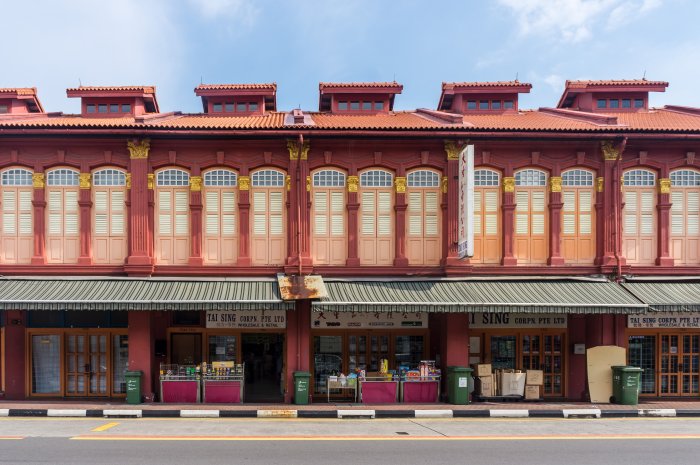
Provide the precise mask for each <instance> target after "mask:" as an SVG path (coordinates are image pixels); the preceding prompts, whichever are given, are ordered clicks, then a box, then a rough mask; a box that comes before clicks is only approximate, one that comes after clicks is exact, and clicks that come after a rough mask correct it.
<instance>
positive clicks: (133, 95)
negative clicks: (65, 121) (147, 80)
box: [67, 86, 160, 118]
mask: <svg viewBox="0 0 700 465" xmlns="http://www.w3.org/2000/svg"><path fill="white" fill-rule="evenodd" d="M67 94H68V97H79V98H80V99H81V103H82V114H83V116H92V117H100V118H101V117H105V116H107V117H124V116H131V115H134V116H141V115H145V114H149V113H159V112H160V110H159V109H158V101H157V100H156V89H155V87H153V86H113V87H110V86H107V87H102V86H100V87H96V86H80V87H77V88H74V89H68V90H67Z"/></svg>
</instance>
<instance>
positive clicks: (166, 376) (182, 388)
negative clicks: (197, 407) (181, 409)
mask: <svg viewBox="0 0 700 465" xmlns="http://www.w3.org/2000/svg"><path fill="white" fill-rule="evenodd" d="M199 383H200V374H199V372H198V371H197V367H196V366H195V365H176V364H161V366H160V401H161V402H164V403H191V404H193V403H197V402H199V401H200V385H199Z"/></svg>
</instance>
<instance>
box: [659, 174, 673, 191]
mask: <svg viewBox="0 0 700 465" xmlns="http://www.w3.org/2000/svg"><path fill="white" fill-rule="evenodd" d="M670 193H671V180H670V179H668V178H660V179H659V194H670Z"/></svg>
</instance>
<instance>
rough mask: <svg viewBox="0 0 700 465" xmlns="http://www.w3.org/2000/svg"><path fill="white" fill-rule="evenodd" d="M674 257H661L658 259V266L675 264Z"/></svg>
mask: <svg viewBox="0 0 700 465" xmlns="http://www.w3.org/2000/svg"><path fill="white" fill-rule="evenodd" d="M673 262H674V259H673V257H659V258H657V259H656V264H657V265H658V266H673Z"/></svg>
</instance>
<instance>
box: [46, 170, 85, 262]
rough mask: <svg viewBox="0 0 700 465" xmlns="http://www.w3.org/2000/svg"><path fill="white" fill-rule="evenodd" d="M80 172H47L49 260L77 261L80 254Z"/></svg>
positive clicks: (47, 259) (47, 245) (47, 254)
mask: <svg viewBox="0 0 700 465" xmlns="http://www.w3.org/2000/svg"><path fill="white" fill-rule="evenodd" d="M79 184H80V182H79V173H78V172H77V171H75V170H72V169H67V168H59V169H55V170H52V171H49V172H48V173H47V174H46V197H47V211H48V213H47V218H48V221H47V226H48V227H47V231H46V261H47V262H48V263H76V262H77V261H78V255H79V254H80V212H79V210H78V192H79V187H78V186H79Z"/></svg>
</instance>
